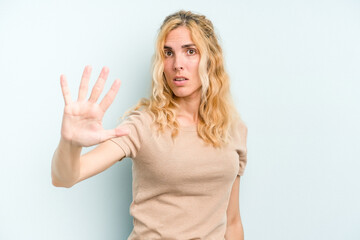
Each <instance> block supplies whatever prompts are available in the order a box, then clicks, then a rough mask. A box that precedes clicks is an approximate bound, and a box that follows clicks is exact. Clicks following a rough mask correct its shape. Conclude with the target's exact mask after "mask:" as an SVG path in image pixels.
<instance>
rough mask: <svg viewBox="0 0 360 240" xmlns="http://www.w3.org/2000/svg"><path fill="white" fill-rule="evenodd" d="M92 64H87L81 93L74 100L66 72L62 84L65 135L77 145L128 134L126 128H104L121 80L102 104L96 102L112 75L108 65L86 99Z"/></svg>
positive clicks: (99, 141) (85, 144) (114, 84)
mask: <svg viewBox="0 0 360 240" xmlns="http://www.w3.org/2000/svg"><path fill="white" fill-rule="evenodd" d="M90 73H91V68H90V67H89V66H87V67H86V68H85V70H84V73H83V77H82V80H81V84H80V88H79V97H78V100H77V101H76V102H73V101H72V100H71V97H70V91H69V89H68V86H67V82H66V78H65V76H63V75H62V76H61V88H62V92H63V96H64V100H65V108H64V115H63V122H62V128H61V136H62V137H63V138H64V139H65V140H66V141H69V142H71V144H74V145H76V146H84V147H87V146H92V145H96V144H98V143H101V142H103V141H106V140H108V139H110V138H113V137H117V136H122V135H126V134H127V133H128V132H127V131H126V130H123V129H113V130H104V129H103V126H102V119H103V116H104V114H105V112H106V110H107V108H108V107H109V106H110V105H111V103H112V102H113V100H114V98H115V96H116V93H117V91H118V90H119V87H120V81H119V80H116V81H115V82H114V83H113V85H112V87H111V89H110V90H109V92H108V93H107V94H106V95H105V97H104V98H103V100H102V101H101V103H100V104H98V103H96V101H97V100H98V98H99V96H100V94H101V91H102V89H103V87H104V83H105V80H106V78H107V75H108V69H107V68H105V67H104V68H103V70H102V71H101V73H100V76H99V78H98V80H97V82H96V84H95V86H94V88H93V90H92V92H91V96H90V98H89V100H85V97H86V94H87V89H88V82H89V78H90Z"/></svg>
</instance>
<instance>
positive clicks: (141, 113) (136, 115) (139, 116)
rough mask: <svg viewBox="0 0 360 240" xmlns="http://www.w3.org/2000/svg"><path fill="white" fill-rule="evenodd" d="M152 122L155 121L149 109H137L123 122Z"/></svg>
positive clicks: (145, 123) (142, 123)
mask: <svg viewBox="0 0 360 240" xmlns="http://www.w3.org/2000/svg"><path fill="white" fill-rule="evenodd" d="M152 122H153V121H152V117H151V115H150V113H149V112H148V111H146V110H136V111H132V112H130V113H129V114H127V115H126V116H125V119H124V121H123V123H122V124H129V123H132V124H141V125H147V124H149V125H150V124H151V123H152Z"/></svg>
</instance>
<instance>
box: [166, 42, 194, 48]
mask: <svg viewBox="0 0 360 240" xmlns="http://www.w3.org/2000/svg"><path fill="white" fill-rule="evenodd" d="M188 47H196V45H195V44H193V43H189V44H185V45H182V46H181V48H188ZM164 49H172V47H169V46H164Z"/></svg>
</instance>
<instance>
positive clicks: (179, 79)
mask: <svg viewBox="0 0 360 240" xmlns="http://www.w3.org/2000/svg"><path fill="white" fill-rule="evenodd" d="M186 80H189V79H187V78H183V77H181V78H174V81H175V82H183V81H186Z"/></svg>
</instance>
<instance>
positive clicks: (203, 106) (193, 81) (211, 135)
mask: <svg viewBox="0 0 360 240" xmlns="http://www.w3.org/2000/svg"><path fill="white" fill-rule="evenodd" d="M90 72H91V68H90V67H89V66H87V67H86V68H85V70H84V73H83V76H82V79H81V84H80V88H79V96H78V100H77V101H76V102H73V101H72V100H71V98H70V94H69V89H68V86H67V83H66V79H65V76H63V75H62V76H61V87H62V91H63V95H64V99H65V110H64V117H63V124H62V130H61V140H60V143H59V146H58V148H57V150H56V152H55V154H54V157H53V162H52V179H53V184H54V185H55V186H62V187H71V186H73V185H74V184H76V183H78V182H80V181H82V180H84V179H86V178H88V177H91V176H93V175H95V174H97V173H100V172H102V171H103V170H105V169H107V168H108V167H110V166H111V165H113V164H114V163H116V162H117V161H119V160H121V159H123V158H124V157H131V158H132V159H133V202H132V204H131V206H130V213H131V215H132V216H133V217H134V229H133V231H132V233H131V235H130V236H129V238H128V239H224V238H225V239H243V227H242V223H241V218H240V213H239V184H240V176H241V175H242V174H243V172H244V169H245V166H246V134H247V128H246V126H245V124H244V123H243V122H242V121H241V120H240V118H239V117H238V114H237V113H236V110H235V108H234V106H233V104H232V102H231V98H230V89H229V79H228V76H227V74H226V72H225V70H224V65H223V55H222V50H221V47H220V46H219V44H218V41H217V38H216V36H215V34H214V29H213V25H212V23H211V22H210V21H209V20H208V19H206V18H205V17H204V16H202V15H197V14H194V13H191V12H185V11H179V12H177V13H174V14H172V15H170V16H168V17H167V18H166V19H165V20H164V22H163V24H162V26H161V28H160V32H159V35H158V39H157V44H156V52H155V57H154V64H153V78H152V95H151V97H150V99H149V100H146V99H144V100H142V101H140V103H139V104H138V106H137V107H136V108H135V109H134V111H132V112H131V113H130V114H129V116H128V118H127V119H126V120H125V121H124V122H123V123H122V124H121V125H120V126H118V127H117V128H115V129H113V130H104V129H103V128H102V124H101V121H102V117H103V115H104V113H105V111H106V110H107V108H108V107H109V106H110V105H111V103H112V101H113V100H114V97H115V95H116V93H117V91H118V89H119V86H120V81H119V80H116V81H115V82H114V83H113V85H112V87H111V89H110V90H109V92H108V93H107V94H106V96H105V97H104V98H103V100H102V101H101V102H100V104H97V103H96V102H97V100H98V98H99V95H100V93H101V92H102V89H103V86H104V82H105V80H106V78H107V75H108V69H107V68H105V67H104V68H103V69H102V71H101V73H100V76H99V78H98V80H97V82H96V84H95V86H94V88H93V90H92V92H91V96H90V98H89V100H85V97H86V94H87V90H88V82H89V77H90ZM95 144H99V145H98V146H97V147H96V148H95V149H93V150H92V151H90V152H88V153H86V154H84V155H83V156H80V154H81V149H82V147H85V146H92V145H95Z"/></svg>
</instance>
